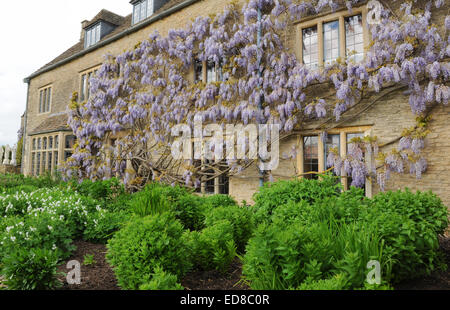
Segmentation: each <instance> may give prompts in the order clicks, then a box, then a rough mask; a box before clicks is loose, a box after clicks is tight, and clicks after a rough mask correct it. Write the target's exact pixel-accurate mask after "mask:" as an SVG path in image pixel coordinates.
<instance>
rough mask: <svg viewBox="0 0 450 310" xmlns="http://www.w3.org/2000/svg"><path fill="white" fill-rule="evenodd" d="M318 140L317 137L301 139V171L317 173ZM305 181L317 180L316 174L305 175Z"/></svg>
mask: <svg viewBox="0 0 450 310" xmlns="http://www.w3.org/2000/svg"><path fill="white" fill-rule="evenodd" d="M318 151H319V138H318V137H317V136H309V137H303V154H304V155H303V171H304V172H305V173H308V172H319V152H318ZM304 177H305V178H306V179H317V178H318V175H317V174H314V173H313V174H306V175H305V176H304Z"/></svg>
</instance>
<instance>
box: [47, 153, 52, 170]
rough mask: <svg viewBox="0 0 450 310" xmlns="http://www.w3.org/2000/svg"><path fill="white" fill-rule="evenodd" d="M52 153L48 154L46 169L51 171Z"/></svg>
mask: <svg viewBox="0 0 450 310" xmlns="http://www.w3.org/2000/svg"><path fill="white" fill-rule="evenodd" d="M52 155H53V154H52V152H48V162H47V169H48V170H50V171H52Z"/></svg>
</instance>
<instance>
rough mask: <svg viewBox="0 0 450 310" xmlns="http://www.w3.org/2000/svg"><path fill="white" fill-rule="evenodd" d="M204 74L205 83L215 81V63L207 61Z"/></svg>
mask: <svg viewBox="0 0 450 310" xmlns="http://www.w3.org/2000/svg"><path fill="white" fill-rule="evenodd" d="M206 72H207V74H206V83H212V82H217V71H216V64H215V63H213V62H208V65H207V71H206Z"/></svg>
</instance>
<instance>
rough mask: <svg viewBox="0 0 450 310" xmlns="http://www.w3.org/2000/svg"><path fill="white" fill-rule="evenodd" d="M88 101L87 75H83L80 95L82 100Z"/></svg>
mask: <svg viewBox="0 0 450 310" xmlns="http://www.w3.org/2000/svg"><path fill="white" fill-rule="evenodd" d="M84 99H86V74H83V75H82V76H81V94H80V100H81V101H84Z"/></svg>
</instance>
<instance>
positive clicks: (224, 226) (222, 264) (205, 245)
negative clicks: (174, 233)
mask: <svg viewBox="0 0 450 310" xmlns="http://www.w3.org/2000/svg"><path fill="white" fill-rule="evenodd" d="M186 236H187V239H188V246H189V249H190V251H191V258H192V260H193V262H194V265H195V266H196V267H197V268H200V269H202V270H210V269H217V270H219V271H221V272H226V271H227V269H228V267H229V266H230V264H231V262H232V261H233V259H234V258H235V257H236V245H235V243H234V240H233V228H232V225H231V223H230V222H229V221H226V220H223V221H220V222H217V223H215V224H214V225H213V226H210V227H207V228H205V229H204V230H202V231H201V232H198V231H192V232H188V233H186Z"/></svg>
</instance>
